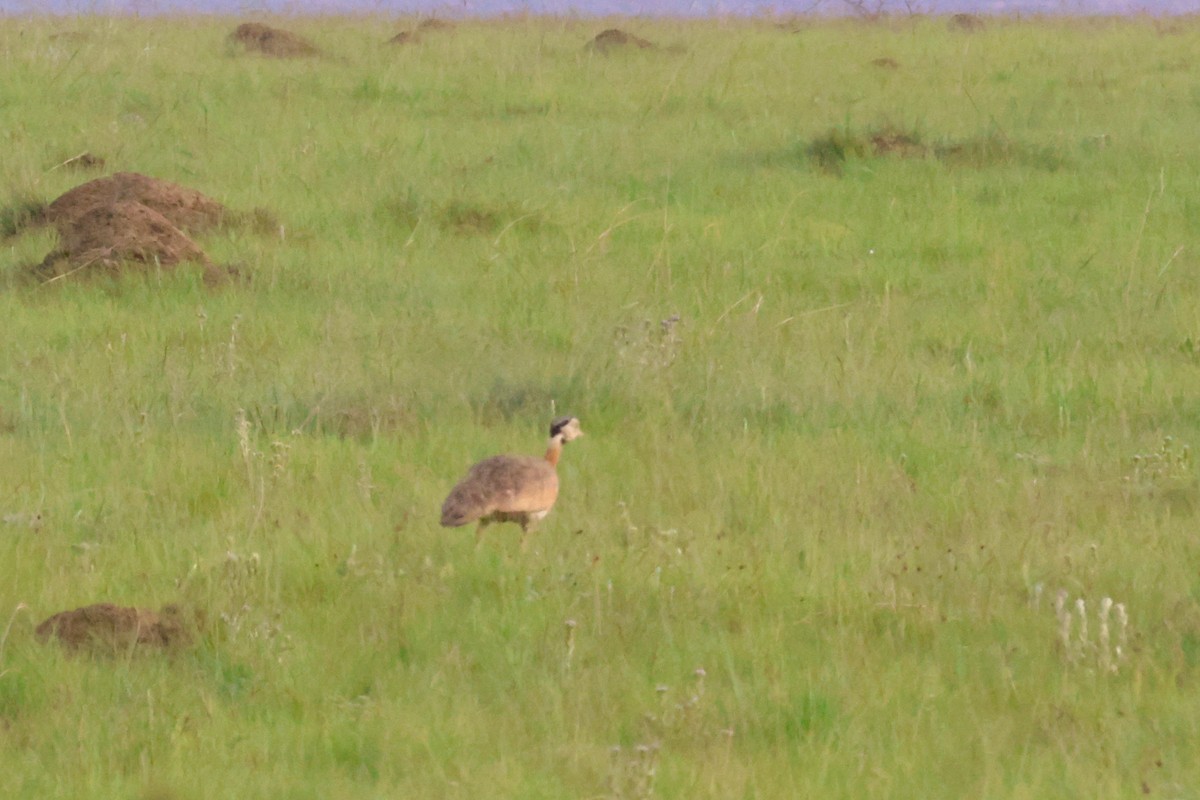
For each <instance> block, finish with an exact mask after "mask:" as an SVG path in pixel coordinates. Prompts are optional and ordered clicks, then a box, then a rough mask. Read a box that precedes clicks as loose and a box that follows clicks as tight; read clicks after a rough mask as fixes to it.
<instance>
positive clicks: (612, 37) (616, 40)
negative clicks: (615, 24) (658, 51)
mask: <svg viewBox="0 0 1200 800" xmlns="http://www.w3.org/2000/svg"><path fill="white" fill-rule="evenodd" d="M630 46H633V47H640V48H643V49H644V48H647V47H654V45H653V44H652V43H650V42H648V41H646V40H645V39H643V38H641V37H639V36H634V35H633V34H632V33H626V32H625V31H623V30H621V29H620V28H609V29H608V30H606V31H601V32H600V33H598V34H596V38H594V39H592V40H591V41H590V42H588V43H587V47H588V48H590V49H592V50H595V51H596V52H598V53H607V52H608V51H609V50H613V49H615V48H618V47H630Z"/></svg>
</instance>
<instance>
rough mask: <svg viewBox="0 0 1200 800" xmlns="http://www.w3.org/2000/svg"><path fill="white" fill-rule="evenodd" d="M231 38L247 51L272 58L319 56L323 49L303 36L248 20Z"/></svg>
mask: <svg viewBox="0 0 1200 800" xmlns="http://www.w3.org/2000/svg"><path fill="white" fill-rule="evenodd" d="M229 39H230V40H231V41H232V42H233V43H234V44H240V45H242V46H243V47H245V48H246V50H247V52H252V53H262V54H263V55H267V56H271V57H272V58H305V57H308V56H319V55H321V50H320V48H318V47H317V46H316V45H315V44H313V43H312V42H310V41H308V40H307V39H305V38H304V37H302V36H297V35H296V34H294V33H292V32H290V31H285V30H282V29H280V28H272V27H271V26H270V25H263V24H262V23H259V22H246V23H243V24H241V25H238V26H237V28H236V29H235V30H234V31H233V33H231V34H229Z"/></svg>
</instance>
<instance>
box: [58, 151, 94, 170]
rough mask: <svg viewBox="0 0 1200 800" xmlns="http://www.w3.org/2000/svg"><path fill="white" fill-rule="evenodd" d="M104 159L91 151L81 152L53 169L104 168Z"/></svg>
mask: <svg viewBox="0 0 1200 800" xmlns="http://www.w3.org/2000/svg"><path fill="white" fill-rule="evenodd" d="M104 163H105V162H104V159H103V158H101V157H100V156H96V155H92V154H91V153H80V154H79V155H77V156H71V157H70V158H68V159H66V160H65V161H61V162H59V163H58V164H56V165H55V166H54V167H52V169H70V170H88V169H104Z"/></svg>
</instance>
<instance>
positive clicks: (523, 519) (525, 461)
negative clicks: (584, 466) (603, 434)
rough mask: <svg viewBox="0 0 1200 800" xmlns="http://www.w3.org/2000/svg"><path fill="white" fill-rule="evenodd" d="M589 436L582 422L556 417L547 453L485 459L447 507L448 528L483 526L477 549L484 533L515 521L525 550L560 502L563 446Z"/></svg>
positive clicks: (445, 521) (477, 532)
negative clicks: (498, 524) (530, 535)
mask: <svg viewBox="0 0 1200 800" xmlns="http://www.w3.org/2000/svg"><path fill="white" fill-rule="evenodd" d="M580 436H583V430H581V429H580V427H579V420H578V419H576V418H575V417H572V416H563V417H555V418H554V420H552V421H551V422H550V441H549V443H548V444H547V445H546V454H545V455H544V456H543V457H541V458H538V457H537V456H514V455H500V456H492V457H491V458H485V459H484V460H483V461H480V462H479V463H478V464H476V465H475V466H473V467H471V469H470V470H469V471H468V472H467V474H466V476H465V477H464V478H463V479H462V480H460V481H459V482H458V483H457V484H456V485H455V487H454V488H453V489H451V490H450V494H449V495H448V496H447V497H446V501H445V502H444V503H442V527H445V528H457V527H459V526H462V525H466V524H468V523H470V522H478V523H479V526H478V527H477V528H476V529H475V543H476V547H478V546H479V544H480V543H481V542H482V541H483V531H484V528H486V527H487V526H488V525H490V524H491V523H493V522H515V523H517V524H518V525H520V526H521V547H522V549H524V547H525V538H526V536H527V535H528V533H529V530H530V528H532V527H533V526H534V525H536V524H537V522H538V521H540V520H541V519H542V518H543V517H545V516H546V515H547V514H549V513H550V509H551V508H553V507H554V501H555V500H557V499H558V459H559V456H561V455H562V449H563V445H564V444H566V443H567V442H570V441H573V440H574V439H578V438H579V437H580Z"/></svg>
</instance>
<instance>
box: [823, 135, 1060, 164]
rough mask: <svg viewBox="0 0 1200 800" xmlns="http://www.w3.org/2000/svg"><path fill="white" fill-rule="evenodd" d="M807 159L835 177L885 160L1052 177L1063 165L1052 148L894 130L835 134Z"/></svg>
mask: <svg viewBox="0 0 1200 800" xmlns="http://www.w3.org/2000/svg"><path fill="white" fill-rule="evenodd" d="M804 153H805V155H806V156H807V158H808V159H809V160H811V161H812V162H813V164H815V165H816V166H817V167H818V168H819V169H821V170H822V171H823V172H828V173H831V174H835V175H840V174H841V173H842V169H843V167H844V165H845V163H846V162H847V161H852V160H861V159H870V158H884V157H895V158H933V159H936V160H937V161H940V162H942V163H944V164H946V165H947V166H952V167H970V168H973V169H987V168H989V167H997V166H1004V165H1010V164H1018V165H1023V166H1030V167H1034V168H1037V169H1043V170H1047V171H1053V170H1056V169H1058V168H1059V167H1061V166H1062V163H1063V161H1062V158H1061V157H1060V156H1059V155H1058V154H1056V153H1055V152H1054V151H1052V150H1050V149H1048V148H1039V147H1031V146H1028V145H1021V144H1017V143H1015V142H1013V141H1012V140H1011V139H1009V138H1008V137H1007V136H1004V135H1001V134H999V133H988V134H985V135H982V136H978V137H974V138H969V139H943V140H937V141H933V142H928V141H927V137H925V136H923V135H922V134H921V132H920V131H917V130H904V129H901V128H896V127H893V126H890V125H884V126H880V127H877V128H870V129H867V130H864V131H857V130H854V129H851V128H849V127H846V126H840V127H836V128H831V129H830V130H828V131H826V132H825V133H824V134H821V135H820V136H817V137H815V138H813V139H812V140H811V141H809V142H808V144H807V145H805V147H804Z"/></svg>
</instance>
